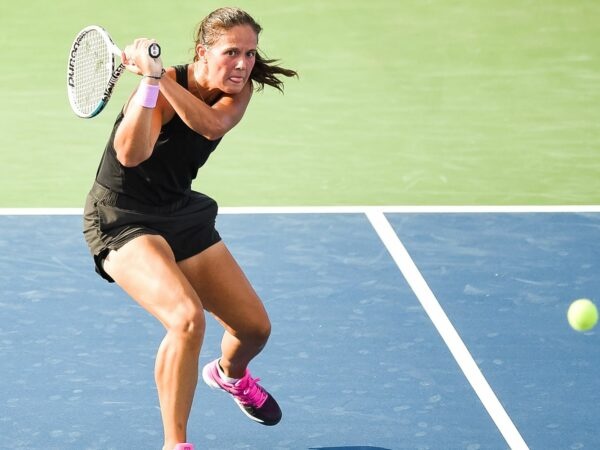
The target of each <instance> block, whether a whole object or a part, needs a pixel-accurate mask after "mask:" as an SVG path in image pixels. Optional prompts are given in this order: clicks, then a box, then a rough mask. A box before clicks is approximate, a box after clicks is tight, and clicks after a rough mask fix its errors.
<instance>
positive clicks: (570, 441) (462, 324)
mask: <svg viewBox="0 0 600 450" xmlns="http://www.w3.org/2000/svg"><path fill="white" fill-rule="evenodd" d="M378 226H379V228H378ZM218 228H219V231H220V233H221V235H222V236H223V238H224V240H225V241H226V242H227V243H228V245H229V247H230V249H231V250H232V252H233V254H234V255H235V256H236V258H237V259H238V261H239V262H240V264H241V265H242V267H243V268H244V270H245V271H246V274H247V275H248V277H249V278H250V280H251V281H252V282H253V284H254V286H255V288H256V289H257V291H258V292H259V294H260V295H261V297H262V298H263V300H264V302H265V304H266V306H267V309H268V311H269V313H270V316H271V320H272V322H273V333H272V336H271V340H270V342H269V344H268V346H267V348H266V349H265V350H264V351H263V353H262V354H261V355H260V356H259V358H258V359H257V360H255V361H254V362H253V365H252V369H253V372H254V373H255V375H257V376H259V377H260V378H261V380H262V381H261V382H262V384H263V385H264V386H265V387H267V388H268V389H269V391H271V392H272V393H273V394H274V395H275V396H276V398H277V399H278V401H279V403H280V405H281V406H282V409H283V411H284V418H283V421H282V422H281V424H279V425H278V426H276V427H272V428H267V427H261V426H259V425H256V424H254V423H252V422H250V421H249V420H247V419H246V418H245V417H244V416H243V415H242V414H240V412H239V410H238V408H237V406H236V405H235V404H234V403H233V402H232V401H231V400H230V399H228V398H227V397H225V396H224V395H222V394H220V393H215V392H214V391H211V390H209V388H208V387H206V386H205V385H204V384H203V383H199V384H198V389H197V392H196V399H195V404H194V409H193V412H192V416H191V420H190V423H191V426H190V436H189V440H190V441H191V442H195V443H196V444H197V446H198V448H202V449H213V450H217V449H220V450H231V449H257V450H271V449H277V450H283V449H305V450H308V449H315V450H316V449H319V450H365V449H369V450H393V449H468V450H477V449H505V448H510V447H511V446H512V447H513V448H519V447H521V448H527V447H528V448H531V449H540V450H541V449H592V448H597V445H598V442H600V432H599V431H598V430H597V418H598V416H600V406H599V404H600V402H599V400H600V391H599V390H598V382H597V373H598V372H599V369H600V346H599V345H598V334H597V331H591V332H588V333H577V332H575V331H573V330H571V329H570V328H569V326H568V324H567V321H566V309H567V307H568V305H569V303H570V302H571V301H572V300H574V299H576V298H579V297H591V298H593V299H594V297H596V298H595V300H598V293H600V281H599V277H598V274H599V272H600V271H599V269H600V256H599V255H600V212H599V211H593V210H590V209H589V208H588V211H587V212H586V211H574V210H569V209H566V210H565V211H560V210H548V211H534V212H527V211H517V212H514V211H502V210H501V209H498V211H493V210H492V211H479V210H477V211H476V210H473V211H463V210H460V211H459V210H456V211H454V210H448V211H439V210H435V209H433V210H430V211H426V210H423V211H420V210H418V209H415V210H413V211H411V210H402V209H399V208H398V209H391V210H389V211H387V212H385V214H383V213H382V212H381V211H380V210H366V214H365V212H362V211H360V209H359V208H354V209H348V210H347V211H344V210H335V209H334V210H331V211H327V210H325V208H314V209H313V210H308V211H286V210H281V211H279V210H277V209H272V210H268V209H267V210H264V211H258V212H257V211H244V210H240V209H237V210H229V211H225V214H222V215H221V216H220V217H219V219H218ZM80 230H81V216H80V214H79V213H78V212H76V211H75V212H72V213H68V214H56V213H52V212H51V211H47V212H42V213H39V212H36V213H35V214H22V213H18V214H17V213H16V212H15V211H5V213H4V214H2V215H0V250H1V252H0V269H1V270H0V277H1V296H0V376H1V379H2V383H0V448H2V449H12V450H17V449H22V450H25V449H27V450H34V449H36V450H37V449H44V450H50V449H56V450H70V449H97V450H108V449H144V450H146V449H159V448H160V446H161V445H162V441H161V438H162V430H161V422H160V417H159V410H158V407H157V399H156V390H155V387H154V379H153V366H154V356H155V352H156V348H157V346H158V345H159V343H160V341H161V339H162V337H163V330H162V328H161V326H160V325H159V324H158V323H157V322H155V321H154V319H152V318H151V317H150V316H149V315H148V314H147V313H145V312H144V311H143V310H142V309H141V308H140V307H138V306H137V305H136V304H135V303H134V302H133V301H132V300H130V299H129V298H128V297H127V296H126V295H125V294H124V293H122V291H121V290H120V289H119V288H118V287H117V286H114V285H109V284H108V283H106V282H105V281H103V280H102V279H100V278H99V277H98V276H97V275H96V274H95V273H94V272H93V268H92V262H91V258H90V257H89V256H88V251H87V247H86V246H85V243H84V242H83V237H82V235H81V231H80ZM382 230H387V234H384V233H382ZM400 251H405V253H403V254H401V255H400V254H399V252H400ZM220 337H221V328H220V327H219V326H218V325H217V324H216V323H215V322H214V321H211V320H209V321H208V328H207V334H206V339H205V343H204V346H203V351H202V356H201V363H204V362H208V361H209V360H210V359H212V358H214V357H215V356H217V355H218V352H219V341H220Z"/></svg>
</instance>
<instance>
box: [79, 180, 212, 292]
mask: <svg viewBox="0 0 600 450" xmlns="http://www.w3.org/2000/svg"><path fill="white" fill-rule="evenodd" d="M217 211H218V206H217V203H216V202H215V201H214V200H213V199H212V198H210V197H208V196H206V195H204V194H200V193H197V192H190V194H189V195H186V196H185V197H183V198H182V199H181V200H178V201H177V202H175V203H173V204H171V205H167V206H149V205H144V204H141V203H139V202H136V201H135V200H134V199H132V198H130V197H127V196H124V195H119V194H117V193H115V192H113V191H111V190H109V189H107V188H105V187H103V186H101V185H99V184H98V183H94V186H93V187H92V190H91V191H90V193H89V194H88V196H87V199H86V202H85V208H84V212H83V235H84V237H85V240H86V242H87V244H88V246H89V248H90V252H91V253H92V255H93V257H94V263H95V265H96V272H98V274H99V275H100V276H102V278H104V279H106V280H108V281H109V282H111V283H112V282H114V280H113V279H112V278H111V277H110V275H108V274H107V273H106V272H105V271H104V269H103V267H102V266H103V263H104V259H105V258H106V256H107V255H108V253H109V252H110V251H111V250H118V249H119V248H121V247H122V246H123V245H125V244H126V243H127V242H129V241H131V240H132V239H134V238H136V237H138V236H141V235H144V234H155V235H160V236H162V237H164V238H165V240H166V241H167V242H168V243H169V245H170V246H171V249H172V250H173V253H174V255H175V259H176V260H177V261H181V260H183V259H186V258H189V257H190V256H193V255H196V254H198V253H200V252H201V251H203V250H205V249H207V248H208V247H210V246H211V245H213V244H216V243H217V242H219V241H220V240H221V237H220V236H219V233H218V232H217V230H216V229H215V219H216V217H217Z"/></svg>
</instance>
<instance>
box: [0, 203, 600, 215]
mask: <svg viewBox="0 0 600 450" xmlns="http://www.w3.org/2000/svg"><path fill="white" fill-rule="evenodd" d="M369 212H385V213H448V214H453V213H464V214H476V213H562V212H566V213H585V212H600V205H548V206H543V205H500V206H494V205H487V206H486V205H483V206H444V205H440V206H398V205H382V206H223V207H220V208H219V213H220V214H328V213H330V214H361V213H365V214H366V213H369ZM82 213H83V208H0V216H8V215H17V216H35V215H59V216H60V215H80V214H82Z"/></svg>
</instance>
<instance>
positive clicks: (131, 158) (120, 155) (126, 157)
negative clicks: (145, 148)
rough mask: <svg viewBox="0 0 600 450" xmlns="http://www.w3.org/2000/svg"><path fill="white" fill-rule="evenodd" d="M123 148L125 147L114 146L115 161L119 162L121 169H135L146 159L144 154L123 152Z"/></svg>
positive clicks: (130, 150)
mask: <svg viewBox="0 0 600 450" xmlns="http://www.w3.org/2000/svg"><path fill="white" fill-rule="evenodd" d="M125 148H126V147H118V146H117V145H115V152H116V154H117V161H119V163H120V164H121V165H122V166H123V167H127V168H133V167H137V166H139V165H140V164H141V163H143V162H144V161H146V160H147V159H148V156H146V154H145V152H144V153H143V152H139V151H133V149H129V150H125Z"/></svg>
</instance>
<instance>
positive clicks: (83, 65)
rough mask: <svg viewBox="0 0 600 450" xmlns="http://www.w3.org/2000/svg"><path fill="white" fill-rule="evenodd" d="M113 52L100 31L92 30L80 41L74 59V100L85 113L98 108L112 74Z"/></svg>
mask: <svg viewBox="0 0 600 450" xmlns="http://www.w3.org/2000/svg"><path fill="white" fill-rule="evenodd" d="M112 66H113V64H112V53H111V52H110V51H109V49H108V47H107V44H106V42H105V41H104V39H103V37H102V36H101V34H100V33H98V32H96V31H95V30H91V31H89V32H88V33H86V35H85V36H84V37H83V39H82V40H81V41H80V43H79V47H78V49H77V53H76V55H75V60H74V80H73V81H74V83H73V84H74V92H73V93H74V100H75V103H76V106H77V108H78V109H79V110H80V111H81V112H82V113H83V114H91V113H92V112H93V111H95V110H96V108H98V106H99V104H101V102H102V98H103V97H104V91H105V89H106V86H107V84H108V81H109V80H110V77H111V75H112V69H113V67H112Z"/></svg>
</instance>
